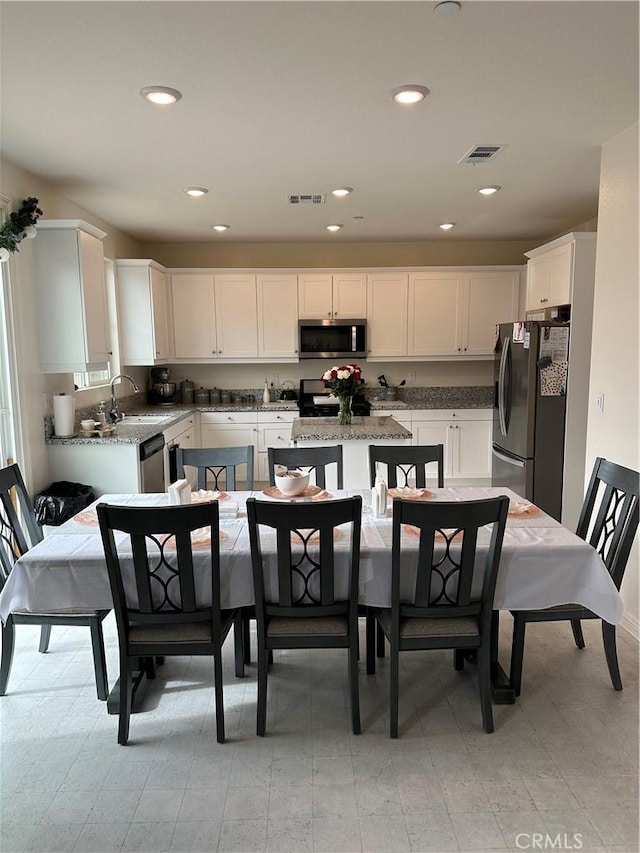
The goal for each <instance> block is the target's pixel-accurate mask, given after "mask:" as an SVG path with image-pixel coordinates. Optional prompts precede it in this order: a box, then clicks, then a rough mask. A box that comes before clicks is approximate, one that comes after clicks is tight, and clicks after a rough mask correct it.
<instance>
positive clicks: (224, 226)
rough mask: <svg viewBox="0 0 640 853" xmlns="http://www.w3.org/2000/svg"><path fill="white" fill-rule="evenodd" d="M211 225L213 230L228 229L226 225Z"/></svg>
mask: <svg viewBox="0 0 640 853" xmlns="http://www.w3.org/2000/svg"><path fill="white" fill-rule="evenodd" d="M211 227H212V228H213V230H214V231H228V230H229V226H228V225H212V226H211Z"/></svg>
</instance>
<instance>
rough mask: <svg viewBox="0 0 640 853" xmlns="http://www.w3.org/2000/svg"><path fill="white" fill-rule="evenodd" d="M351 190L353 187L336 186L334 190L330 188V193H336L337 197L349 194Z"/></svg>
mask: <svg viewBox="0 0 640 853" xmlns="http://www.w3.org/2000/svg"><path fill="white" fill-rule="evenodd" d="M352 192H353V187H336V188H335V190H331V195H336V196H338V198H342V197H343V196H345V195H349V193H352Z"/></svg>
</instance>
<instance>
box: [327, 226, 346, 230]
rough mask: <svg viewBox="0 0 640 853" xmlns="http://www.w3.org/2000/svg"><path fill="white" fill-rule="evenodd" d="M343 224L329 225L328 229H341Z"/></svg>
mask: <svg viewBox="0 0 640 853" xmlns="http://www.w3.org/2000/svg"><path fill="white" fill-rule="evenodd" d="M342 227H343V226H342V225H327V231H339V230H340V229H341V228H342Z"/></svg>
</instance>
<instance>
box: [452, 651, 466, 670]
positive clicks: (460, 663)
mask: <svg viewBox="0 0 640 853" xmlns="http://www.w3.org/2000/svg"><path fill="white" fill-rule="evenodd" d="M453 668H454V669H456V670H458V671H459V672H461V671H462V670H463V669H464V652H463V650H462V649H454V650H453Z"/></svg>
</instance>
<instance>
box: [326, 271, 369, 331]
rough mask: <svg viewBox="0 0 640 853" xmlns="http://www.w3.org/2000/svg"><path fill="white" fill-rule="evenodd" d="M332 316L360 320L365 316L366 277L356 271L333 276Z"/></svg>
mask: <svg viewBox="0 0 640 853" xmlns="http://www.w3.org/2000/svg"><path fill="white" fill-rule="evenodd" d="M333 316H334V317H338V318H340V319H343V320H362V319H363V318H364V317H366V316H367V277H366V276H365V275H358V274H357V273H340V274H335V275H334V276H333Z"/></svg>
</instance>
